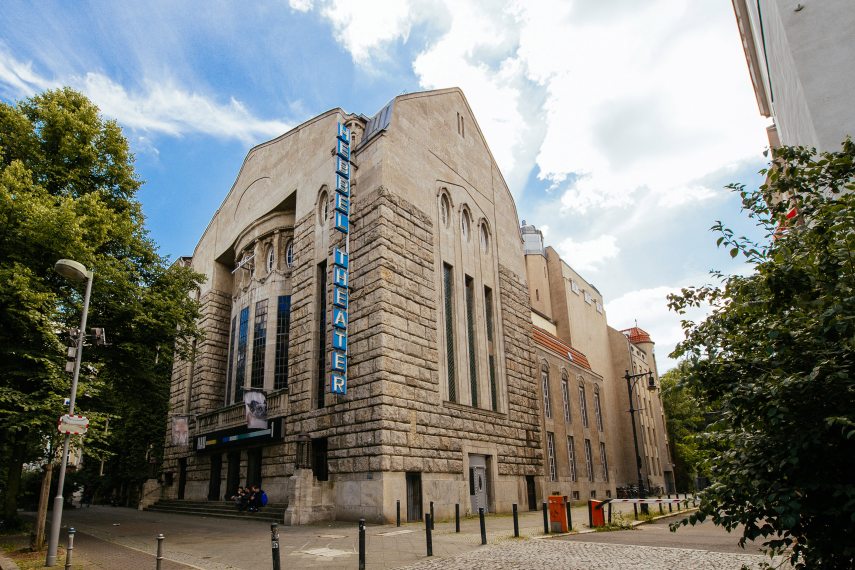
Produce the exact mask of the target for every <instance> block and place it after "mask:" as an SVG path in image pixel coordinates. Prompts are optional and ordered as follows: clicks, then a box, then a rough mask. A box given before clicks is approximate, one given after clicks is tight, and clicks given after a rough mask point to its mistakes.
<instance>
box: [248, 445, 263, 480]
mask: <svg viewBox="0 0 855 570" xmlns="http://www.w3.org/2000/svg"><path fill="white" fill-rule="evenodd" d="M261 451H262V448H260V447H256V448H255V449H250V450H249V451H247V452H246V484H247V486H252V485H258V486H259V487H261Z"/></svg>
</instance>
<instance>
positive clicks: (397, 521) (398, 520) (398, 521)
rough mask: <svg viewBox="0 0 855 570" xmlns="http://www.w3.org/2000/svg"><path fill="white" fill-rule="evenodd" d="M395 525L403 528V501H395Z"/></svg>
mask: <svg viewBox="0 0 855 570" xmlns="http://www.w3.org/2000/svg"><path fill="white" fill-rule="evenodd" d="M395 524H396V526H401V499H398V500H397V501H395Z"/></svg>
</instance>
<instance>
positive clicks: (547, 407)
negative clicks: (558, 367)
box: [540, 362, 552, 418]
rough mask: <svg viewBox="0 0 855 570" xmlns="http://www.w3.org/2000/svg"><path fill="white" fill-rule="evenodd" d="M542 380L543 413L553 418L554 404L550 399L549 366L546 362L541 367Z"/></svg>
mask: <svg viewBox="0 0 855 570" xmlns="http://www.w3.org/2000/svg"><path fill="white" fill-rule="evenodd" d="M540 380H541V382H542V384H543V414H544V415H545V416H546V417H547V418H551V417H552V404H551V403H550V401H549V366H547V365H546V363H545V362H544V363H543V366H542V367H541V369H540Z"/></svg>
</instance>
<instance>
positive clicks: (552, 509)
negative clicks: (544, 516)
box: [547, 495, 568, 532]
mask: <svg viewBox="0 0 855 570" xmlns="http://www.w3.org/2000/svg"><path fill="white" fill-rule="evenodd" d="M547 502H548V503H549V530H550V531H551V532H567V530H568V529H567V507H566V503H565V501H564V497H562V496H561V495H550V496H549V499H547Z"/></svg>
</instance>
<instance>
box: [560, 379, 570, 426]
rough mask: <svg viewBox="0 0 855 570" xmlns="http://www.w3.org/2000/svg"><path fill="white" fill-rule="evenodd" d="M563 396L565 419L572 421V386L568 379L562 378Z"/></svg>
mask: <svg viewBox="0 0 855 570" xmlns="http://www.w3.org/2000/svg"><path fill="white" fill-rule="evenodd" d="M561 398H562V400H563V401H564V421H565V422H568V423H569V422H570V388H569V386H568V385H567V379H566V378H564V379H563V380H561Z"/></svg>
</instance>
